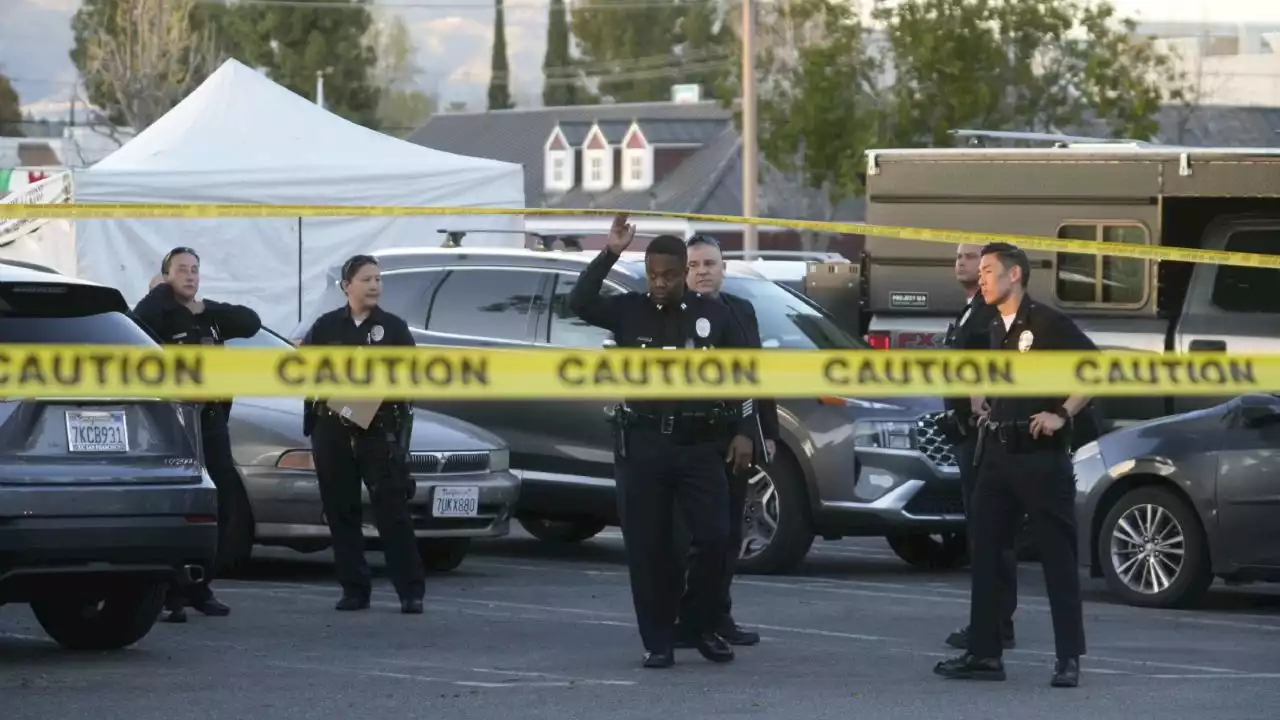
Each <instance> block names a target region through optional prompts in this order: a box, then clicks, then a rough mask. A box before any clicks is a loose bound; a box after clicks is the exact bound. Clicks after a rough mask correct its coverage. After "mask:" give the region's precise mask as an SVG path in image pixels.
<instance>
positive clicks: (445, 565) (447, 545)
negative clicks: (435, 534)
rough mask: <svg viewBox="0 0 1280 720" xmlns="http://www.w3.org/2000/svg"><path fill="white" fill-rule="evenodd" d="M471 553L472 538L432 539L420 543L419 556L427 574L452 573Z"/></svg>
mask: <svg viewBox="0 0 1280 720" xmlns="http://www.w3.org/2000/svg"><path fill="white" fill-rule="evenodd" d="M470 551H471V538H432V539H429V540H419V541H418V554H419V555H421V556H422V567H423V569H424V570H426V571H427V572H451V571H453V570H457V569H458V566H459V565H461V564H462V561H463V560H464V559H465V558H466V557H467V553H468V552H470Z"/></svg>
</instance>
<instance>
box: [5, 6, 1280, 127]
mask: <svg viewBox="0 0 1280 720" xmlns="http://www.w3.org/2000/svg"><path fill="white" fill-rule="evenodd" d="M378 4H379V5H381V6H384V7H385V8H386V9H384V10H381V11H379V12H380V14H385V13H395V14H399V15H401V16H402V17H403V18H404V19H405V21H406V23H408V24H409V26H410V29H411V31H412V33H413V36H414V39H415V41H416V43H417V46H418V50H419V53H418V59H419V65H420V66H421V67H422V68H423V69H424V70H425V72H424V74H423V76H422V77H421V79H420V81H421V86H422V89H423V90H425V91H427V92H436V93H437V94H438V95H439V96H440V98H441V100H442V102H445V103H448V102H451V101H462V102H467V103H469V104H470V105H471V107H473V108H475V109H481V108H482V107H483V106H484V102H485V100H484V99H485V94H486V89H487V86H488V75H489V58H490V50H491V47H490V40H491V35H492V31H493V3H492V1H491V0H378ZM406 4H412V5H416V6H417V7H405V5H406ZM863 4H864V5H868V6H869V5H870V2H864V3H863ZM1113 4H1114V5H1116V6H1117V8H1119V9H1120V11H1121V12H1122V13H1125V14H1128V15H1131V16H1134V17H1137V18H1139V19H1142V20H1149V21H1175V22H1213V23H1239V22H1253V23H1276V24H1280V2H1277V0H1113ZM79 5H80V0H0V18H2V19H3V22H0V71H3V72H4V73H6V74H7V75H9V76H10V77H11V78H13V80H14V86H15V87H16V89H17V90H18V94H19V96H20V97H21V98H22V102H23V104H24V106H26V107H28V108H29V109H31V110H34V111H38V112H39V114H42V115H43V114H45V113H46V112H51V113H56V112H58V111H59V110H61V112H63V113H64V112H65V107H66V104H67V103H66V101H67V100H68V99H69V97H70V94H71V91H72V88H73V87H74V81H75V71H74V68H73V67H72V65H71V61H70V60H69V59H68V57H67V53H68V51H69V50H70V48H71V30H70V21H71V16H72V15H73V14H74V13H75V10H76V8H77V7H79ZM397 5H399V6H400V7H399V8H396V6H397ZM423 5H436V6H437V7H434V8H433V7H423ZM441 6H443V7H441ZM546 6H547V0H508V2H507V3H506V12H507V47H508V51H509V53H510V55H509V58H510V66H511V68H512V71H513V80H514V82H513V90H514V92H515V94H516V100H517V104H518V105H530V104H535V103H536V101H537V98H539V97H540V95H541V68H542V55H543V51H544V47H545V41H546Z"/></svg>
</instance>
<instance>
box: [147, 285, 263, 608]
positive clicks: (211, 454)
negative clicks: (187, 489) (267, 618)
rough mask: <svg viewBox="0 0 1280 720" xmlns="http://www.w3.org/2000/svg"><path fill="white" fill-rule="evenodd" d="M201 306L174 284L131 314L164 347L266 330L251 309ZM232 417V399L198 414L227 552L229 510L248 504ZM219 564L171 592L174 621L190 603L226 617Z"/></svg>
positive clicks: (221, 537) (213, 303)
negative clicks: (212, 585) (194, 306)
mask: <svg viewBox="0 0 1280 720" xmlns="http://www.w3.org/2000/svg"><path fill="white" fill-rule="evenodd" d="M203 302H204V311H203V312H201V313H199V314H196V313H193V312H191V311H190V310H188V309H187V307H186V306H185V305H183V304H181V303H179V302H178V299H177V297H175V296H174V294H173V288H172V287H171V286H170V285H168V284H167V283H160V284H159V285H156V286H155V287H154V288H152V289H151V292H149V293H147V295H146V297H144V298H142V300H140V301H139V302H138V304H137V305H136V306H135V307H134V308H133V314H134V316H135V317H137V318H138V319H139V320H140V321H142V323H143V324H144V325H146V326H147V327H148V328H150V329H151V331H152V332H153V333H155V335H156V336H157V337H159V338H160V342H161V343H163V344H165V345H221V344H222V343H223V341H224V340H232V339H236V338H250V337H253V336H254V335H255V334H257V332H258V331H259V330H260V329H262V320H261V319H260V318H259V317H258V313H256V312H254V311H253V310H252V309H251V308H248V307H245V306H243V305H232V304H230V303H221V302H216V301H213V300H205V301H203ZM230 417H231V401H230V400H224V401H211V402H207V403H205V404H204V407H203V408H201V412H200V436H201V444H202V445H203V446H204V465H205V470H206V471H207V472H208V473H209V478H210V479H212V480H213V483H214V485H216V486H217V488H218V509H219V512H218V547H219V548H220V549H223V550H225V549H226V547H227V542H228V533H229V531H230V528H231V520H232V519H231V518H230V513H229V512H227V510H228V509H229V508H233V507H237V506H239V507H243V506H244V504H245V503H244V502H243V499H244V496H243V493H244V487H243V486H242V485H241V484H240V474H239V473H238V472H237V471H236V466H235V461H234V460H233V459H232V456H231V437H230V435H229V434H228V432H227V421H228V420H229V419H230ZM233 493H241V498H240V499H241V501H240V502H237V501H236V500H235V499H234V497H233ZM241 520H242V521H244V520H246V519H245V518H241ZM219 564H221V558H219V559H218V560H216V561H215V564H214V567H212V568H208V569H207V571H206V573H205V576H204V579H202V580H201V581H200V582H198V583H194V584H192V585H191V586H189V587H187V588H182V589H175V590H174V591H173V592H172V593H171V595H170V601H169V603H168V607H169V609H170V610H172V611H174V612H175V616H174V617H173V619H174V620H179V619H180V618H181V617H182V615H181V613H180V611H181V609H182V606H183V605H188V604H189V605H190V606H191V607H194V608H196V609H197V610H200V611H201V612H209V611H210V610H212V611H213V612H212V614H226V608H225V606H222V605H221V604H220V603H215V602H214V601H213V592H212V591H211V590H210V589H209V581H210V580H211V579H212V577H213V575H214V573H215V571H216V568H217V565H219Z"/></svg>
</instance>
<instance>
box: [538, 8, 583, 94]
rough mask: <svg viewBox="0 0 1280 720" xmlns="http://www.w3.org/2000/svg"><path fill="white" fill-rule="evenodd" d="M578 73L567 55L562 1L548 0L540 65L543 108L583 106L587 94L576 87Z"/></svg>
mask: <svg viewBox="0 0 1280 720" xmlns="http://www.w3.org/2000/svg"><path fill="white" fill-rule="evenodd" d="M578 72H579V71H578V68H577V67H576V64H575V63H574V62H573V57H572V56H571V55H570V53H569V17H568V15H567V14H566V12H565V7H564V0H551V6H550V8H548V10H547V54H546V57H545V58H544V59H543V61H542V77H543V85H542V104H543V105H545V106H547V107H555V106H558V105H581V104H585V103H584V102H583V101H585V100H587V99H588V97H587V96H588V93H587V92H586V91H585V89H584V88H582V87H581V86H580V85H579V84H578Z"/></svg>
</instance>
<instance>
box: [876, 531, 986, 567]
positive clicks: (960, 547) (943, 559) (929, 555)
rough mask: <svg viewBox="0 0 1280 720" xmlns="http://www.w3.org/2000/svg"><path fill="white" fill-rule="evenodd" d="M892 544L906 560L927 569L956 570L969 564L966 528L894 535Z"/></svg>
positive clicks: (890, 537) (891, 539) (891, 537)
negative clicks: (952, 531)
mask: <svg viewBox="0 0 1280 720" xmlns="http://www.w3.org/2000/svg"><path fill="white" fill-rule="evenodd" d="M885 539H886V540H888V541H889V547H890V548H893V552H894V553H896V554H897V556H898V557H900V558H902V560H903V561H904V562H906V563H907V564H908V565H911V566H912V567H918V568H921V569H924V570H955V569H957V568H962V567H964V566H965V565H968V564H969V548H968V540H967V539H966V537H965V534H964V533H962V532H956V533H944V534H942V535H929V534H927V533H913V534H910V535H890V536H888V537H887V538H885Z"/></svg>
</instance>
